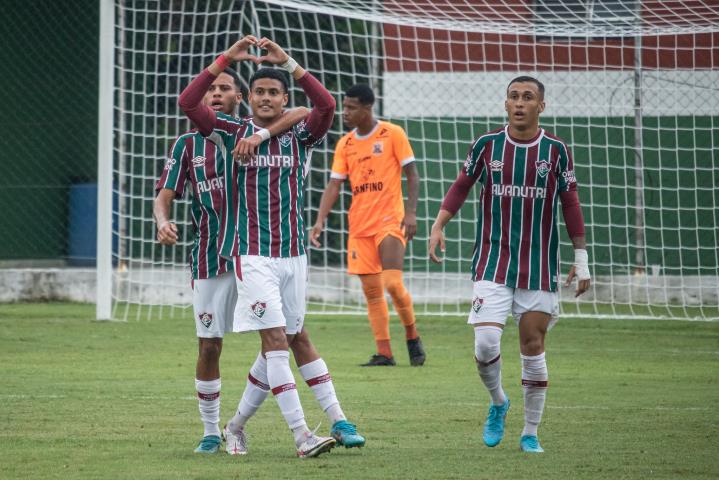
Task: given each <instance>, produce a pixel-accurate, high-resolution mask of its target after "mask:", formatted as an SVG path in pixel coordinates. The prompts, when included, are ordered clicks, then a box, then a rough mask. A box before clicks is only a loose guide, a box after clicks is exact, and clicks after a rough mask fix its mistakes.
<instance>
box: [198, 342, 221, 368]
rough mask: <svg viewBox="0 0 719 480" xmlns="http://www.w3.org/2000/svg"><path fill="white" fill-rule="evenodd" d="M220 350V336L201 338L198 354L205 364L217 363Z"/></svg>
mask: <svg viewBox="0 0 719 480" xmlns="http://www.w3.org/2000/svg"><path fill="white" fill-rule="evenodd" d="M221 352H222V339H221V338H201V339H200V349H199V355H200V360H201V361H202V362H204V363H205V364H206V365H207V364H212V363H217V362H219V361H220V353H221Z"/></svg>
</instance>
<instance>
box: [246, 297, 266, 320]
mask: <svg viewBox="0 0 719 480" xmlns="http://www.w3.org/2000/svg"><path fill="white" fill-rule="evenodd" d="M250 309H251V310H252V313H254V314H255V316H256V317H257V318H262V316H263V315H264V314H265V310H266V309H267V303H265V302H260V301H259V300H258V301H256V302H255V303H253V304H252V305H250Z"/></svg>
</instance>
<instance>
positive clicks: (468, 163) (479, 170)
mask: <svg viewBox="0 0 719 480" xmlns="http://www.w3.org/2000/svg"><path fill="white" fill-rule="evenodd" d="M486 145H487V142H486V141H484V139H483V138H482V137H480V138H478V139H477V140H476V141H475V142H474V143H473V144H472V146H471V147H469V151H468V152H467V158H466V159H465V160H464V166H463V167H462V173H464V174H465V175H466V176H468V177H473V178H474V179H475V180H477V179H480V178H483V177H484V175H485V173H486V171H485V170H486V168H487V166H486V164H485V162H484V159H483V158H482V157H483V154H484V150H485V146H486Z"/></svg>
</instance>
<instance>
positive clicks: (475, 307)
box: [472, 297, 484, 313]
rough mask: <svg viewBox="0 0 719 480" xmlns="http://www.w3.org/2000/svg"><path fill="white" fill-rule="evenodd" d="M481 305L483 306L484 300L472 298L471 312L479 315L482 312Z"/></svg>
mask: <svg viewBox="0 0 719 480" xmlns="http://www.w3.org/2000/svg"><path fill="white" fill-rule="evenodd" d="M482 305H484V299H483V298H479V297H474V299H473V300H472V311H473V312H474V313H479V311H480V310H482Z"/></svg>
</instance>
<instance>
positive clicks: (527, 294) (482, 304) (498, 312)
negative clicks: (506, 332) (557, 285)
mask: <svg viewBox="0 0 719 480" xmlns="http://www.w3.org/2000/svg"><path fill="white" fill-rule="evenodd" d="M472 290H473V294H474V295H473V298H472V307H471V308H470V311H469V319H468V320H467V323H471V324H474V323H485V322H491V323H501V324H502V325H506V322H507V317H508V316H509V314H510V313H511V314H512V315H514V320H515V322H517V324H519V321H520V319H521V318H522V314H523V313H525V312H545V313H548V314H550V315H551V316H552V318H551V319H550V321H549V327H548V328H552V327H553V326H554V324H555V323H557V320H558V319H559V293H558V292H547V291H544V290H525V289H524V288H510V287H508V286H506V285H501V284H499V283H494V282H490V281H489V280H480V281H478V282H474V287H473V289H472Z"/></svg>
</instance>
